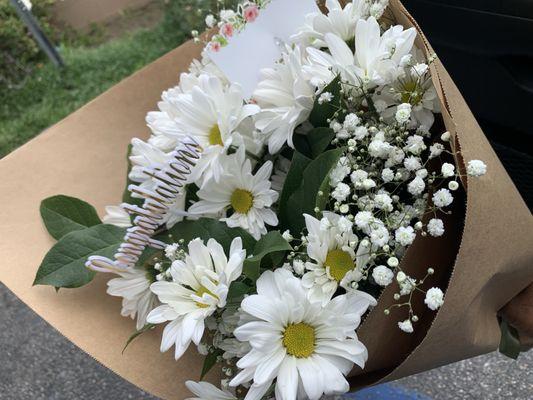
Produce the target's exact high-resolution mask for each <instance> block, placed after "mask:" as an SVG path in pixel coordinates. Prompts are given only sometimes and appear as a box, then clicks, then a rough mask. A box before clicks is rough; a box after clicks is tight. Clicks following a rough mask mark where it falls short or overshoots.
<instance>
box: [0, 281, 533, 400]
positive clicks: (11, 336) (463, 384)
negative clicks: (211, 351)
mask: <svg viewBox="0 0 533 400" xmlns="http://www.w3.org/2000/svg"><path fill="white" fill-rule="evenodd" d="M396 384H400V385H402V386H404V387H407V388H409V389H412V390H415V391H416V392H418V393H420V394H423V395H426V396H428V397H430V398H432V399H436V400H448V399H450V400H451V399H453V400H457V399H479V400H492V399H514V400H528V399H533V351H530V352H529V353H526V354H523V355H521V357H520V359H519V360H518V361H517V362H514V361H512V360H508V359H506V358H505V357H503V356H501V355H499V354H496V353H493V354H489V355H486V356H481V357H477V358H474V359H471V360H466V361H462V362H459V363H456V364H453V365H449V366H446V367H443V368H439V369H435V370H432V371H428V372H425V373H423V374H419V375H415V376H412V377H409V378H406V379H403V380H401V381H398V382H397V383H396ZM352 398H354V397H352ZM388 398H390V397H388ZM413 398H414V397H413ZM0 399H2V400H4V399H5V400H23V399H24V400H26V399H32V400H45V399H46V400H63V399H64V400H67V399H68V400H71V399H81V400H96V399H113V400H123V399H142V400H156V398H155V397H153V396H150V395H149V394H147V393H145V392H143V391H142V390H140V389H138V388H136V387H135V386H133V385H132V384H130V383H128V382H126V381H125V380H123V379H122V378H120V377H118V376H117V375H115V374H114V373H112V372H111V371H109V370H107V369H106V368H104V367H103V366H101V365H100V364H98V363H97V362H96V361H95V360H93V359H92V358H91V357H89V356H88V355H86V354H85V353H83V352H82V351H81V350H79V349H78V348H76V346H74V345H73V344H71V343H70V342H69V341H68V340H66V339H65V338H64V337H63V336H61V335H60V334H58V333H57V332H56V331H55V330H54V329H53V328H51V327H50V326H49V325H48V324H47V323H46V322H44V321H43V320H42V319H41V318H39V317H38V316H37V315H36V314H35V313H34V312H33V311H31V310H30V309H29V308H28V307H26V306H25V305H24V304H23V303H22V302H20V301H19V300H18V299H17V298H16V297H15V296H14V295H13V294H12V293H11V292H10V291H9V290H7V289H6V288H5V286H3V285H1V284H0ZM355 399H357V395H356V396H355Z"/></svg>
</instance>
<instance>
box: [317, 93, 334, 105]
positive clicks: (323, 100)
mask: <svg viewBox="0 0 533 400" xmlns="http://www.w3.org/2000/svg"><path fill="white" fill-rule="evenodd" d="M331 100H333V95H332V94H331V93H330V92H324V93H322V94H321V95H320V96H319V97H318V104H324V103H329V102H330V101H331Z"/></svg>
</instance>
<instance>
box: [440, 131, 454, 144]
mask: <svg viewBox="0 0 533 400" xmlns="http://www.w3.org/2000/svg"><path fill="white" fill-rule="evenodd" d="M451 137H452V135H451V134H450V132H448V131H446V132H444V133H443V134H442V135H440V140H442V141H443V142H447V141H448V140H450V138H451Z"/></svg>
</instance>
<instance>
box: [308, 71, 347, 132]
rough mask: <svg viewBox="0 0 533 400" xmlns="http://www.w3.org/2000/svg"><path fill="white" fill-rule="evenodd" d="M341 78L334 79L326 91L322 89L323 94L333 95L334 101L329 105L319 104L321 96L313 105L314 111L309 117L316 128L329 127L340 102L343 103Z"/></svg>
mask: <svg viewBox="0 0 533 400" xmlns="http://www.w3.org/2000/svg"><path fill="white" fill-rule="evenodd" d="M340 81H341V80H340V76H337V77H336V78H335V79H333V80H332V81H331V82H330V83H329V84H328V85H327V86H326V87H325V88H324V89H322V92H320V93H325V92H329V93H331V94H332V95H333V99H332V100H331V101H330V102H327V103H322V104H319V103H318V99H319V97H320V94H319V95H317V96H316V99H315V103H314V105H313V109H312V110H311V114H310V115H309V121H310V122H311V124H313V126H314V127H316V128H318V127H319V126H325V127H328V126H329V123H328V119H331V118H333V116H334V115H335V112H337V110H338V109H339V105H340V101H341V95H340V89H341V85H340Z"/></svg>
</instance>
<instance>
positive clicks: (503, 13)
mask: <svg viewBox="0 0 533 400" xmlns="http://www.w3.org/2000/svg"><path fill="white" fill-rule="evenodd" d="M403 3H404V4H405V7H406V8H407V9H408V10H409V12H410V13H411V14H412V15H413V16H414V17H415V19H416V20H417V21H418V23H419V24H420V27H421V28H422V30H423V31H424V33H425V34H426V35H427V36H428V38H429V40H430V42H431V44H432V45H433V47H434V48H435V51H436V52H437V55H438V56H439V58H440V60H441V61H442V63H443V64H444V66H445V67H446V68H447V69H448V71H449V73H450V75H451V76H452V78H453V79H454V81H455V83H456V84H457V86H458V87H459V89H460V90H461V92H462V94H463V96H464V97H465V99H466V101H467V103H468V105H469V106H470V108H471V109H472V112H473V113H474V115H475V116H476V118H477V120H478V122H479V123H480V125H481V127H482V128H483V130H484V132H485V134H486V135H487V136H488V138H489V140H490V142H491V144H492V146H493V148H494V150H495V151H496V153H497V154H498V156H499V157H500V159H501V161H502V162H503V164H504V166H505V168H506V169H507V171H508V172H509V174H510V175H511V178H512V179H513V181H514V182H515V184H516V186H517V187H518V190H519V191H520V193H521V194H522V196H523V197H524V199H525V201H526V203H527V204H528V206H529V209H530V210H531V209H533V0H504V1H502V0H467V1H465V0H404V1H403Z"/></svg>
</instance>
